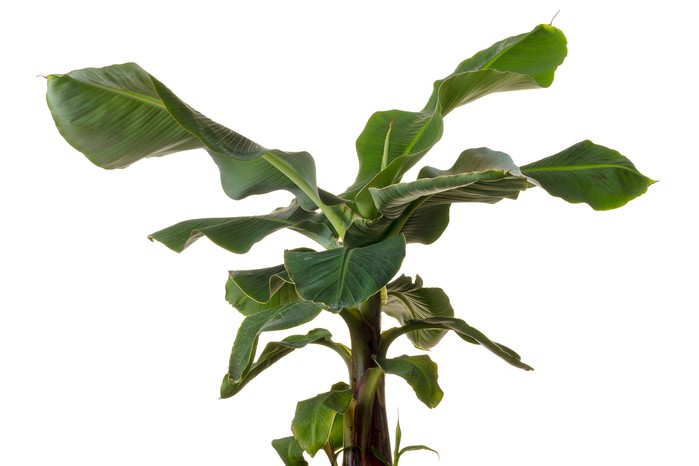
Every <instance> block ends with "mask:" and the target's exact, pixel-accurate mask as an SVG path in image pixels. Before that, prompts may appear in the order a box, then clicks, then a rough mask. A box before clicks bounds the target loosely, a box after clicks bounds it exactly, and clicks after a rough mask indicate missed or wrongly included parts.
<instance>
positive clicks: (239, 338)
mask: <svg viewBox="0 0 699 466" xmlns="http://www.w3.org/2000/svg"><path fill="white" fill-rule="evenodd" d="M320 311H321V308H320V306H318V305H317V304H314V303H309V302H304V301H298V302H294V303H289V304H282V305H281V306H277V307H273V308H271V309H267V310H264V311H261V312H258V313H257V314H253V315H250V316H248V317H246V318H245V319H243V323H242V324H241V325H240V328H239V329H238V334H237V335H236V337H235V341H234V342H233V350H232V352H231V358H230V362H229V366H228V377H229V378H230V380H231V381H232V382H233V383H238V382H240V381H241V380H242V378H243V375H244V373H245V371H246V370H248V369H249V368H250V365H251V363H252V359H253V356H254V355H255V350H256V348H257V341H258V338H259V336H260V333H262V332H270V331H274V330H286V329H290V328H293V327H296V326H298V325H301V324H305V323H306V322H310V321H311V320H313V319H314V318H315V317H316V316H317V315H318V314H319V313H320Z"/></svg>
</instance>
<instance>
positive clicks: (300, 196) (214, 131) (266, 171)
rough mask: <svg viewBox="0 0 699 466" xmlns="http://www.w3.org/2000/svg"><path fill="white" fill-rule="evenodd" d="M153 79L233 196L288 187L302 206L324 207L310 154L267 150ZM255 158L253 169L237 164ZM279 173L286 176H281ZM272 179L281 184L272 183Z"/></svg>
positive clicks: (168, 106) (238, 197)
mask: <svg viewBox="0 0 699 466" xmlns="http://www.w3.org/2000/svg"><path fill="white" fill-rule="evenodd" d="M152 81H153V86H154V88H155V90H156V92H157V93H158V95H159V96H160V98H161V99H162V101H163V103H164V104H165V106H166V107H167V109H168V111H169V112H170V114H171V115H172V116H173V118H175V120H177V122H178V123H179V124H180V125H181V126H182V127H183V128H185V129H186V130H187V131H189V132H190V133H192V134H193V135H194V136H195V137H196V138H198V139H199V140H200V141H201V142H202V144H204V146H205V147H206V148H207V150H208V152H209V153H210V154H211V155H212V156H213V157H214V161H215V162H216V164H217V165H218V167H219V170H220V172H221V179H222V184H223V187H224V190H225V191H226V194H228V195H229V196H230V197H231V198H233V199H240V198H241V196H246V195H249V194H253V193H254V194H263V193H265V192H270V191H276V190H279V189H286V190H289V191H291V192H292V193H293V194H294V195H295V196H296V198H297V200H298V202H299V204H300V205H301V207H303V208H304V209H306V210H309V211H313V210H315V209H316V208H317V207H321V208H323V207H324V206H325V203H324V202H323V201H322V200H321V193H320V191H319V189H318V186H317V184H316V168H315V162H314V160H313V157H312V156H311V154H309V153H308V152H285V151H281V150H277V149H267V148H265V147H263V146H261V145H259V144H257V143H255V142H253V141H251V140H250V139H248V138H246V137H245V136H242V135H241V134H239V133H237V132H235V131H233V130H231V129H229V128H226V127H225V126H223V125H221V124H219V123H216V122H215V121H213V120H211V119H209V118H207V117H206V116H204V115H202V114H201V113H199V112H198V111H196V110H194V109H193V108H192V107H190V106H189V105H187V104H186V103H184V102H183V101H182V100H181V99H179V98H178V97H177V96H176V95H175V94H174V93H173V92H172V91H171V90H170V89H168V88H167V87H166V86H165V85H164V84H163V83H161V82H160V81H158V80H157V79H155V78H152ZM231 160H232V161H231ZM252 161H257V163H256V164H255V165H254V166H252V168H251V167H245V168H243V165H245V164H244V163H242V164H241V163H236V162H252ZM262 161H264V163H263V162H262ZM241 170H242V171H243V172H244V174H245V177H246V178H247V180H242V181H243V183H242V184H240V186H241V187H242V186H245V187H246V189H245V191H244V192H241V191H240V190H239V189H238V184H237V183H236V182H239V181H241V176H240V173H239V172H240V171H241ZM277 172H278V173H277ZM279 174H281V175H283V177H279ZM272 180H274V182H275V183H280V184H278V185H275V184H271V181H272ZM250 189H252V190H253V191H250ZM324 196H325V197H326V198H327V197H330V194H329V193H327V192H325V193H324ZM342 202H343V200H342V199H340V198H335V197H333V202H331V204H341V203H342ZM331 210H332V209H331Z"/></svg>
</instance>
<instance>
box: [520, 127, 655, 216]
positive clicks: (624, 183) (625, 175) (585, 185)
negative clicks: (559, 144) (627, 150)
mask: <svg viewBox="0 0 699 466" xmlns="http://www.w3.org/2000/svg"><path fill="white" fill-rule="evenodd" d="M522 173H524V174H525V175H527V176H530V177H531V178H534V179H535V180H536V181H538V182H539V184H540V185H541V187H542V188H544V189H545V190H546V191H547V192H548V193H549V194H551V195H552V196H556V197H560V198H562V199H565V200H566V201H568V202H572V203H579V202H584V203H586V204H588V205H589V206H590V207H592V208H593V209H595V210H609V209H616V208H617V207H621V206H623V205H624V204H626V203H627V202H629V201H630V200H632V199H634V198H636V197H638V196H640V195H641V194H643V193H645V192H646V190H647V189H648V186H650V185H651V184H653V183H654V181H653V180H651V179H650V178H647V177H646V176H644V175H642V174H641V173H640V172H639V171H638V170H637V169H636V167H635V166H634V164H633V163H631V161H630V160H629V159H627V158H626V157H624V156H623V155H621V154H620V153H619V152H617V151H615V150H613V149H609V148H607V147H604V146H600V145H597V144H594V143H593V142H592V141H582V142H579V143H577V144H575V145H573V146H571V147H569V148H568V149H565V150H563V151H561V152H559V153H558V154H555V155H552V156H550V157H547V158H545V159H542V160H539V161H538V162H534V163H530V164H528V165H524V166H523V167H522Z"/></svg>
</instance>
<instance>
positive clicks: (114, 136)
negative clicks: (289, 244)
mask: <svg viewBox="0 0 699 466" xmlns="http://www.w3.org/2000/svg"><path fill="white" fill-rule="evenodd" d="M566 54H567V46H566V38H565V36H564V34H563V33H562V32H561V31H560V30H559V29H557V28H555V27H553V26H551V25H539V26H537V27H535V28H534V29H533V30H532V31H530V32H527V33H524V34H520V35H516V36H513V37H509V38H507V39H505V40H502V41H500V42H497V43H495V44H493V45H492V46H490V47H488V48H486V49H484V50H482V51H480V52H478V53H476V54H475V55H474V56H473V57H471V58H469V59H467V60H464V61H463V62H461V63H459V64H458V66H457V67H456V69H455V70H454V72H453V73H451V74H450V75H448V76H446V77H445V78H443V79H439V80H437V81H435V83H434V86H433V88H432V92H431V94H429V96H428V98H427V101H426V104H425V106H424V107H423V108H422V109H421V110H419V111H403V110H388V111H379V112H376V113H374V114H373V115H371V117H370V118H369V120H368V122H367V123H366V126H365V127H364V129H363V131H362V132H361V134H360V135H359V137H358V139H357V142H356V151H357V157H358V164H359V168H358V172H357V175H356V180H355V181H354V183H353V184H352V185H351V186H349V187H348V188H346V189H344V190H342V189H335V190H325V189H322V188H321V187H320V186H319V185H318V182H317V180H316V169H315V164H314V159H313V157H312V156H311V155H310V154H309V153H307V152H289V151H284V150H279V149H271V148H268V147H265V146H263V145H261V144H258V143H256V142H253V141H251V140H250V139H248V138H246V137H245V136H243V135H241V134H239V133H237V132H235V131H233V130H231V129H228V128H226V127H225V126H223V125H221V124H218V123H216V122H215V121H212V120H211V119H209V118H207V117H206V116H204V115H203V114H201V113H199V112H198V111H196V110H195V109H193V108H192V107H190V106H189V105H187V104H186V103H185V102H184V101H182V100H180V98H179V97H178V96H176V95H175V94H174V93H173V92H172V91H171V90H170V89H169V88H168V87H166V86H165V84H163V83H162V82H160V81H159V80H158V79H156V78H155V77H154V76H153V75H151V74H149V73H148V72H146V71H145V70H144V69H142V68H141V67H139V66H138V65H137V64H135V63H126V64H119V65H113V66H107V67H103V68H88V69H82V70H76V71H72V72H70V73H68V74H52V75H49V76H48V77H47V82H48V92H47V102H48V106H49V108H50V111H51V113H52V115H53V119H54V121H55V123H56V126H57V128H58V130H59V132H60V133H61V135H62V136H63V137H64V138H65V139H66V141H67V142H68V143H70V144H71V145H72V146H73V147H74V148H75V149H77V150H78V151H80V152H82V153H83V154H84V155H85V156H86V157H87V158H88V159H89V160H90V161H91V162H92V163H94V164H96V165H98V166H99V167H102V168H105V169H116V168H124V167H127V166H129V165H131V164H132V163H134V162H137V161H139V160H141V159H143V158H146V157H159V156H164V155H168V154H171V153H175V152H179V151H185V150H191V149H203V150H204V151H205V152H206V153H208V155H209V156H210V157H211V159H212V160H213V162H214V163H215V164H216V165H217V166H218V169H219V171H220V177H221V184H222V187H223V190H224V192H225V193H226V194H227V195H228V196H229V197H230V198H232V199H234V200H239V199H243V198H246V197H248V196H251V195H261V194H265V193H270V192H273V191H278V190H286V191H289V192H290V193H291V196H290V197H291V199H292V200H291V201H290V203H289V205H287V206H283V207H280V208H278V209H276V210H274V211H272V212H269V213H263V214H261V215H257V216H242V217H222V218H199V219H194V220H186V221H183V222H181V223H178V224H176V225H173V226H170V227H168V228H165V229H162V230H159V231H157V232H155V233H153V234H151V235H150V239H151V240H155V241H158V242H161V243H162V244H164V245H165V246H167V247H168V248H170V249H172V250H174V251H176V252H181V251H183V250H184V249H186V248H187V247H188V246H189V245H191V244H192V243H193V242H194V241H196V240H198V239H199V238H201V237H207V238H208V239H209V240H210V241H212V242H214V243H215V244H216V245H218V246H220V247H221V248H223V249H225V250H227V251H230V252H233V253H235V254H245V253H247V252H248V251H249V250H250V249H251V247H252V246H253V245H254V244H256V243H257V242H259V241H262V240H263V239H265V238H266V237H267V236H269V235H271V234H272V233H274V232H276V231H278V230H281V229H285V228H286V229H290V230H293V231H295V232H297V233H300V234H301V235H304V236H306V237H308V238H310V239H311V240H313V241H314V242H315V243H317V247H316V248H315V249H310V248H297V249H288V250H286V251H285V252H284V257H283V258H280V263H279V264H278V265H275V266H267V267H263V268H259V269H254V270H235V271H231V272H229V274H228V278H227V283H226V299H227V301H228V302H229V303H230V304H231V305H232V306H233V307H234V308H235V309H237V310H238V311H239V312H240V313H241V314H242V323H241V325H240V327H239V329H238V332H237V335H236V337H235V341H234V343H233V348H232V351H231V354H230V360H229V364H228V368H227V369H226V370H225V375H224V376H223V380H222V383H221V388H220V393H221V397H222V398H230V397H233V396H235V395H236V394H237V393H238V392H239V391H240V390H242V389H243V388H244V387H245V386H247V385H248V384H249V383H253V380H254V379H255V377H257V376H258V375H259V374H261V373H262V372H264V371H265V370H267V369H268V368H270V367H271V366H272V365H274V364H275V363H277V362H278V361H279V360H281V359H282V358H284V356H286V355H288V354H290V353H291V352H293V351H297V350H302V349H303V348H304V347H306V346H308V345H319V346H323V347H325V348H327V349H329V350H331V351H333V352H334V353H335V354H336V355H337V356H338V357H339V359H340V361H341V363H342V364H343V365H345V366H346V367H347V377H346V379H345V380H340V381H337V383H335V384H334V385H332V386H331V387H328V389H327V390H326V391H322V392H321V393H318V394H315V395H313V394H309V398H308V399H305V400H303V401H300V402H299V403H298V404H297V406H296V411H295V414H294V417H293V419H292V422H291V432H290V434H289V436H288V437H285V438H280V439H276V440H273V441H272V446H273V447H274V449H275V450H276V451H277V452H278V454H279V456H280V458H281V460H282V461H283V462H284V464H286V465H287V466H290V465H294V466H299V465H307V464H308V462H307V461H308V458H309V457H315V456H316V454H317V453H318V452H320V451H322V452H323V453H324V454H325V455H327V458H328V461H329V462H330V464H331V465H335V464H338V459H339V458H340V457H341V458H342V464H343V465H344V466H377V465H381V466H384V465H391V464H397V462H398V457H399V454H402V453H403V452H405V451H411V450H414V449H428V448H427V447H424V446H418V447H408V448H405V449H402V450H398V449H397V448H396V450H395V451H394V452H392V451H391V440H390V438H389V426H388V422H387V416H386V403H385V401H386V393H385V377H386V375H393V376H397V377H400V378H402V379H404V380H405V382H407V383H408V384H409V385H410V386H411V387H412V388H413V389H414V391H415V395H416V396H417V398H418V400H419V401H421V402H422V403H424V404H425V405H427V406H428V407H430V408H434V407H435V406H437V405H438V404H439V403H440V400H441V399H442V395H443V392H442V389H441V387H440V385H439V383H438V378H437V365H436V364H435V362H434V361H432V359H431V358H430V357H429V356H428V355H426V354H424V353H418V354H416V355H401V356H393V355H389V349H390V347H391V345H392V343H393V342H394V341H395V340H396V339H398V338H400V337H405V338H407V339H408V340H409V341H410V342H411V343H412V345H414V347H415V348H416V349H417V350H420V351H425V350H429V349H430V348H433V347H434V346H435V345H437V344H438V343H439V342H440V340H441V339H442V338H443V337H444V336H445V334H447V333H448V332H453V333H455V334H456V335H457V336H458V337H459V338H461V339H462V340H464V341H465V342H467V343H470V344H473V345H480V346H481V347H483V348H484V349H486V350H488V351H490V352H491V353H492V354H493V355H495V356H497V357H498V358H500V359H501V360H502V361H504V362H505V363H507V364H510V365H512V366H513V367H515V368H518V369H521V370H525V371H529V370H532V368H531V367H530V366H529V365H528V364H526V363H524V362H522V360H521V358H520V356H519V355H518V354H517V353H516V352H515V351H513V350H512V349H510V348H508V347H507V346H505V345H503V344H500V343H497V342H495V341H493V340H491V339H490V338H488V337H487V336H486V335H485V334H484V333H482V332H481V331H479V330H477V329H475V328H474V327H472V326H470V325H469V324H467V323H466V321H464V320H463V319H462V318H460V317H457V316H456V313H455V310H454V309H453V307H452V305H451V304H450V299H449V297H448V296H447V294H446V293H445V292H444V291H443V290H442V289H440V288H433V287H426V286H424V284H423V280H422V278H421V277H420V276H415V277H408V276H405V275H399V274H400V270H401V263H402V262H403V259H404V257H405V255H406V250H407V248H406V247H407V245H408V244H411V243H421V244H432V243H434V242H435V241H437V239H439V237H440V236H441V235H442V233H443V232H444V231H445V229H446V228H447V226H448V224H449V214H450V208H451V206H452V204H454V203H462V202H481V203H489V204H495V203H497V202H499V201H501V200H502V199H517V197H518V196H519V194H520V192H521V191H524V190H526V189H529V188H534V187H540V188H543V189H544V190H545V191H547V192H548V193H549V194H551V195H553V196H556V197H559V198H562V199H563V200H565V201H568V202H570V203H586V204H588V205H589V206H591V207H592V208H593V209H595V210H607V209H614V208H617V207H620V206H623V205H624V204H626V203H627V202H628V201H630V200H632V199H634V198H635V197H637V196H640V195H641V194H643V193H644V192H646V190H647V188H648V186H650V185H651V184H652V183H653V181H652V180H651V179H649V178H647V177H646V176H644V175H642V174H641V173H640V172H639V171H638V170H637V169H636V168H635V167H634V165H633V163H631V161H630V160H629V159H627V158H626V157H624V156H623V155H621V154H620V153H619V152H617V151H616V150H613V149H610V148H607V147H603V146H601V145H597V144H595V143H593V142H591V141H582V142H578V143H576V144H573V145H572V146H570V147H568V148H563V149H562V150H561V151H560V152H558V153H556V154H554V155H550V156H547V157H544V158H542V159H541V160H539V161H537V162H534V163H530V164H527V165H523V166H519V165H517V164H516V163H515V162H514V161H513V160H512V158H511V157H510V156H509V155H508V154H505V153H503V152H499V151H496V150H492V149H489V148H485V147H481V148H475V149H468V150H465V151H463V152H462V153H461V154H459V155H458V156H457V157H456V160H455V161H454V163H453V164H452V165H451V166H449V167H446V168H435V167H431V166H424V167H423V168H421V169H420V170H419V171H418V173H417V177H416V178H415V179H413V180H408V181H404V180H403V178H404V175H405V174H406V173H407V172H408V171H409V170H410V169H411V168H413V167H415V166H416V164H418V163H419V162H420V161H421V160H422V158H423V157H424V156H425V155H426V154H427V153H428V152H429V151H430V150H431V149H432V148H433V147H434V146H435V145H436V144H437V142H439V140H440V138H441V136H442V132H443V128H444V127H443V120H444V118H445V117H447V115H449V114H450V113H451V112H452V111H454V110H456V109H457V108H459V107H461V106H464V105H466V104H468V103H469V102H472V101H474V100H476V99H479V98H481V97H484V96H486V95H488V94H491V93H496V92H504V91H514V90H524V89H537V88H546V87H549V86H550V85H551V83H552V82H553V79H554V73H555V71H556V69H557V68H558V66H559V65H561V63H563V61H564V59H565V57H566ZM321 313H330V314H334V315H336V316H337V318H338V319H341V320H342V321H343V322H344V323H345V324H346V326H347V328H348V329H349V340H350V341H349V342H345V343H342V342H339V341H336V340H335V339H333V336H332V335H331V334H330V332H329V331H328V330H326V329H323V328H316V329H313V330H311V331H309V332H308V333H305V334H291V335H289V336H286V337H285V338H283V339H280V340H279V341H274V342H271V343H268V344H267V345H266V346H265V347H264V348H263V349H261V351H258V349H259V348H258V343H259V339H260V336H261V335H262V334H263V333H264V332H271V331H279V330H290V329H293V328H295V327H297V326H300V325H302V324H307V323H309V322H311V321H312V320H313V319H314V318H315V317H317V316H318V315H320V314H321ZM383 314H385V315H387V316H390V317H391V318H392V319H391V320H390V322H394V324H393V325H394V326H392V327H389V328H383V327H382V316H383ZM397 432H398V434H397V437H398V438H396V443H399V442H400V438H399V437H400V429H399V428H398V430H397ZM392 453H393V454H392ZM392 456H393V458H392ZM394 461H395V463H394Z"/></svg>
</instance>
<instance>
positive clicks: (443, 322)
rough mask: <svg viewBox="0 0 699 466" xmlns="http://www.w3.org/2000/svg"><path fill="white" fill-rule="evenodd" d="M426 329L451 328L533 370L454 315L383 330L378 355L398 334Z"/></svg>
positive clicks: (477, 343) (411, 322) (383, 352)
mask: <svg viewBox="0 0 699 466" xmlns="http://www.w3.org/2000/svg"><path fill="white" fill-rule="evenodd" d="M427 329H444V330H452V331H453V332H454V333H456V334H457V335H458V336H459V337H460V338H461V339H462V340H464V341H467V342H469V343H473V344H476V345H482V346H483V347H484V348H486V349H487V350H489V351H490V352H491V353H493V354H495V355H496V356H498V357H499V358H501V359H502V360H504V361H505V362H507V363H508V364H510V365H512V366H514V367H517V368H519V369H523V370H525V371H531V370H534V369H533V368H532V367H531V366H529V365H527V364H524V363H523V362H522V361H521V358H520V356H519V355H518V354H517V353H515V352H514V351H512V350H511V349H510V348H508V347H506V346H504V345H501V344H499V343H495V342H494V341H492V340H490V339H489V338H488V337H486V336H485V335H484V334H483V333H482V332H480V331H479V330H476V329H475V328H473V327H471V326H470V325H468V324H467V323H466V322H464V321H463V320H461V319H457V318H454V317H430V318H427V319H421V320H413V321H409V322H407V323H406V324H405V325H403V326H402V327H396V328H392V329H389V330H387V331H385V332H384V333H383V335H382V338H381V340H382V342H381V349H380V351H379V356H380V357H385V355H386V352H387V350H388V347H389V346H390V345H391V343H392V342H393V340H395V339H396V338H397V337H399V336H400V335H405V334H408V333H410V332H414V331H416V330H427Z"/></svg>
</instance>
